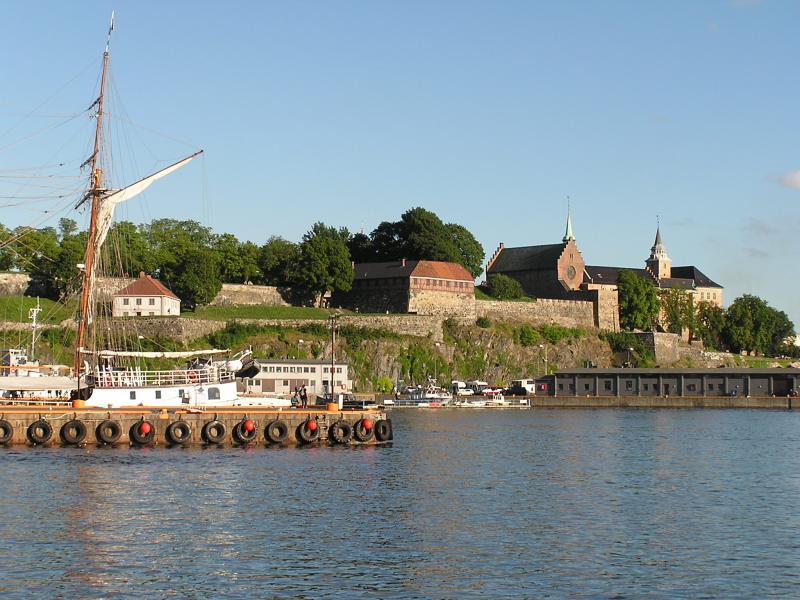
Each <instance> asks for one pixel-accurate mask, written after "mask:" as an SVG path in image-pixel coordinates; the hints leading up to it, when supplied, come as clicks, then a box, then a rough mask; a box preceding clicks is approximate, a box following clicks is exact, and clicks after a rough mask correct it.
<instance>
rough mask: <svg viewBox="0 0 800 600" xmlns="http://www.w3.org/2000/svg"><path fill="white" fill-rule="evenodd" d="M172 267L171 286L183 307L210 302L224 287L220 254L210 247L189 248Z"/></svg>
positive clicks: (191, 308) (190, 307) (189, 307)
mask: <svg viewBox="0 0 800 600" xmlns="http://www.w3.org/2000/svg"><path fill="white" fill-rule="evenodd" d="M172 269H173V273H174V274H173V279H172V282H171V283H172V286H171V287H172V291H173V292H175V295H177V296H178V298H180V299H181V308H182V309H189V310H194V309H195V308H196V307H197V306H202V305H204V304H208V303H209V302H211V301H212V300H213V299H214V297H215V296H216V295H217V294H218V293H219V291H220V289H222V280H221V279H220V267H219V256H218V255H217V253H216V252H214V251H213V250H211V249H209V248H195V249H191V250H189V251H188V252H186V253H185V254H183V255H182V256H181V258H180V260H179V261H178V262H177V263H176V264H175V265H174V266H173V267H172Z"/></svg>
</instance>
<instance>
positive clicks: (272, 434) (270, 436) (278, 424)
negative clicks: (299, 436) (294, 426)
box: [264, 419, 289, 444]
mask: <svg viewBox="0 0 800 600" xmlns="http://www.w3.org/2000/svg"><path fill="white" fill-rule="evenodd" d="M264 437H265V438H266V439H267V440H268V441H269V442H270V443H272V444H280V443H281V442H285V441H286V438H288V437H289V426H288V425H287V424H286V421H281V420H280V419H275V420H274V421H270V422H269V423H267V426H266V427H265V428H264Z"/></svg>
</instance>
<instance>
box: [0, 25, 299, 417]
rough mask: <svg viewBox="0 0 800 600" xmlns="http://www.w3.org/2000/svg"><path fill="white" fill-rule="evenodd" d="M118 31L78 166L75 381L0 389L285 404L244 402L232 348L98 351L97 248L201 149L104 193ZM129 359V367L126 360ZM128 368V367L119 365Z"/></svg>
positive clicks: (92, 399)
mask: <svg viewBox="0 0 800 600" xmlns="http://www.w3.org/2000/svg"><path fill="white" fill-rule="evenodd" d="M113 29H114V15H113V13H112V16H111V26H110V27H109V31H108V38H107V41H106V46H105V51H104V52H103V66H102V72H101V75H100V92H99V96H98V98H97V100H96V101H95V102H94V103H92V105H91V107H90V108H89V112H90V113H93V114H92V115H91V116H93V117H94V119H95V136H94V150H93V152H92V154H91V156H90V157H89V158H88V159H87V160H86V161H85V162H84V163H83V165H81V167H84V166H88V167H89V182H88V186H87V189H86V191H85V193H84V194H83V195H82V197H81V200H80V201H79V202H78V204H77V205H76V208H78V207H80V206H82V205H84V204H87V205H88V206H89V208H90V222H89V229H88V231H87V243H86V253H85V259H84V263H83V264H82V265H79V268H81V269H82V271H83V275H82V282H81V297H80V302H79V305H78V315H77V317H78V318H77V322H78V331H77V336H76V337H77V341H76V346H75V348H76V349H75V362H74V365H73V374H72V377H58V376H52V375H43V376H41V377H14V378H13V380H12V378H11V377H8V378H6V379H5V380H4V381H3V382H2V383H0V389H2V390H3V391H2V393H3V395H6V397H9V396H10V395H12V394H17V395H19V394H22V395H23V397H24V396H25V395H26V394H32V393H36V392H42V391H50V392H51V393H52V392H53V391H56V393H57V394H58V397H59V399H63V398H64V397H65V396H67V397H71V398H72V399H73V402H72V404H73V406H75V407H81V406H91V407H98V408H100V407H102V408H125V407H138V406H147V407H161V408H169V407H184V408H185V407H225V406H284V405H285V404H286V403H288V401H287V400H285V399H282V398H277V397H257V398H251V397H246V396H245V397H239V396H238V394H237V388H236V381H235V377H236V372H237V370H238V369H241V368H242V361H241V359H240V358H237V357H234V358H233V359H227V360H225V359H223V360H218V359H219V357H220V356H221V355H222V354H225V353H227V352H228V351H227V350H204V351H192V352H146V351H113V350H110V349H98V348H96V347H91V346H93V345H94V342H95V340H96V337H95V336H94V335H92V331H93V330H96V329H97V328H98V327H97V320H98V316H99V315H98V301H97V298H96V279H97V276H98V272H97V271H98V262H99V256H100V250H101V247H102V246H103V243H104V242H105V240H106V237H107V234H108V232H109V230H110V228H111V225H112V221H113V216H114V209H115V207H116V206H117V205H119V204H121V203H123V202H125V201H127V200H130V199H131V198H133V197H135V196H137V195H138V194H140V193H141V192H143V191H144V190H145V189H147V188H148V187H149V186H150V185H151V184H153V183H154V182H155V181H157V180H158V179H161V178H162V177H164V176H166V175H169V174H170V173H172V172H174V171H176V170H177V169H180V168H181V167H183V166H185V165H186V164H188V163H189V162H190V161H192V160H193V159H195V158H196V157H197V156H199V155H200V154H201V153H202V152H203V151H202V150H199V151H197V152H194V153H193V154H191V155H189V156H187V157H186V158H183V159H181V160H179V161H177V162H175V163H173V164H171V165H169V166H168V167H165V168H163V169H160V170H159V171H156V172H155V173H153V174H151V175H149V176H147V177H144V178H142V179H140V180H138V181H136V182H134V183H132V184H130V185H128V186H126V187H122V188H118V189H114V188H111V187H106V185H107V184H106V182H104V181H103V178H104V171H105V172H113V170H112V169H110V168H109V166H108V162H109V160H110V157H109V158H108V160H106V162H105V168H104V169H101V167H100V162H99V161H100V157H101V156H106V154H104V149H105V146H104V143H103V129H104V122H105V120H106V119H107V118H108V115H107V113H106V111H105V110H104V100H105V87H106V79H107V73H108V62H109V44H110V40H111V32H112V31H113ZM149 359H182V360H184V361H188V362H186V363H185V365H184V366H183V367H181V368H178V369H174V370H171V369H166V370H150V369H143V368H141V366H140V365H142V364H145V361H147V360H149ZM126 361H127V362H126ZM122 363H126V365H125V366H120V365H121V364H122Z"/></svg>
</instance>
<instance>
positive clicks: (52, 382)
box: [0, 375, 78, 392]
mask: <svg viewBox="0 0 800 600" xmlns="http://www.w3.org/2000/svg"><path fill="white" fill-rule="evenodd" d="M77 389H78V382H77V381H76V379H75V378H74V377H60V376H57V375H44V376H42V377H27V376H26V377H18V376H11V377H0V390H4V391H8V390H14V391H19V392H46V391H48V390H54V391H59V390H77Z"/></svg>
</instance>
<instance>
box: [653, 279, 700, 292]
mask: <svg viewBox="0 0 800 600" xmlns="http://www.w3.org/2000/svg"><path fill="white" fill-rule="evenodd" d="M658 287H660V288H667V289H679V290H693V289H694V287H695V282H694V279H681V278H678V277H665V278H663V279H659V280H658Z"/></svg>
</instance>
